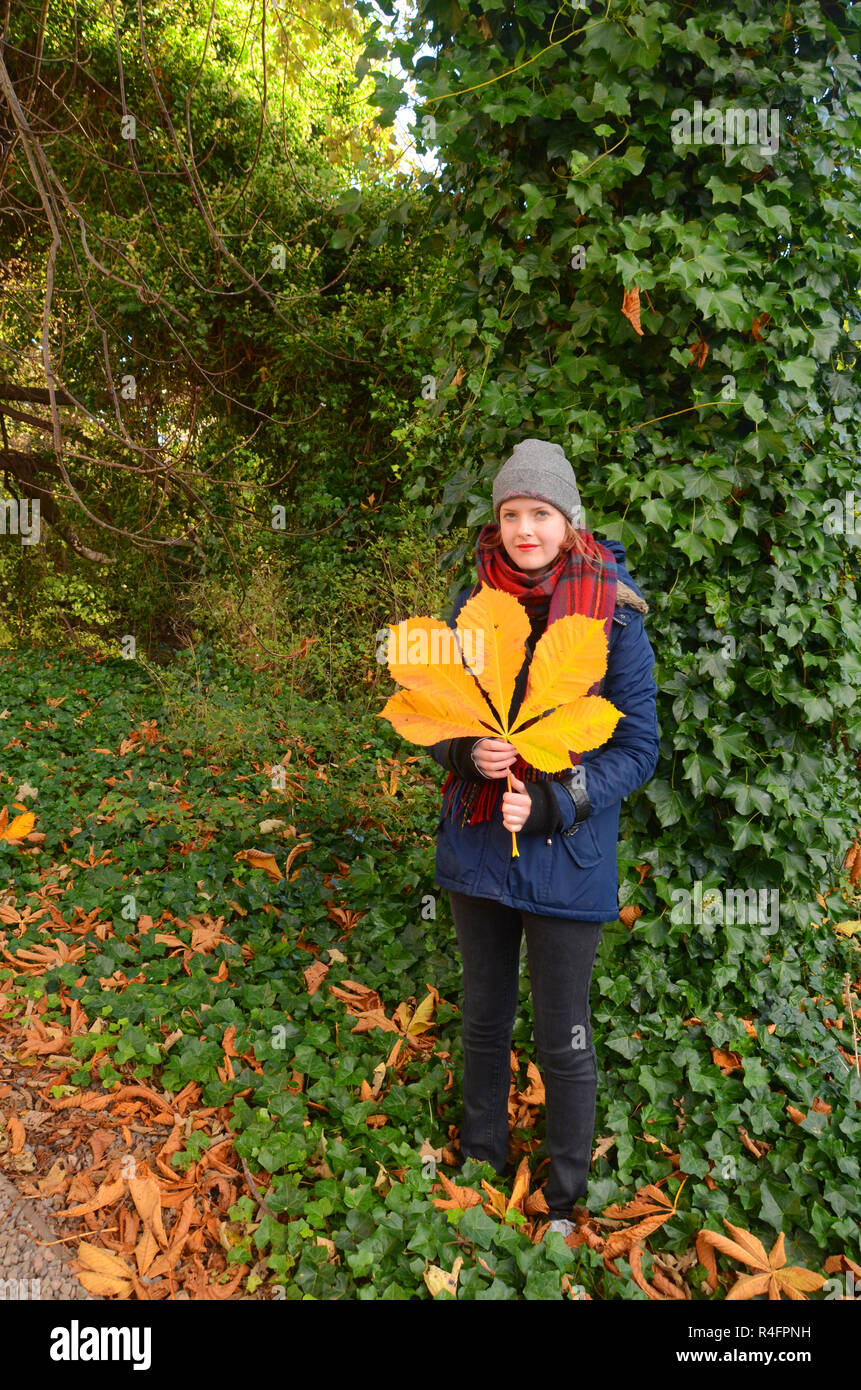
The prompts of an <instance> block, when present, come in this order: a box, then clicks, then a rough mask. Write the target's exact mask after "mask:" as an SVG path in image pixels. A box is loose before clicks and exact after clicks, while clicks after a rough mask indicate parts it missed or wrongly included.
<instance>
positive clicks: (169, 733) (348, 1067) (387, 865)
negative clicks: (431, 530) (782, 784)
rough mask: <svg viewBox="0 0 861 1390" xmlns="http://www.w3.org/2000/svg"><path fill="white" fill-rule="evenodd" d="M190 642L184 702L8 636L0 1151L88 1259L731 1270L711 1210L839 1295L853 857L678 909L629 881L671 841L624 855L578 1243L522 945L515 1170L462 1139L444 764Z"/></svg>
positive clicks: (858, 1087) (231, 1276) (108, 1272)
mask: <svg viewBox="0 0 861 1390" xmlns="http://www.w3.org/2000/svg"><path fill="white" fill-rule="evenodd" d="M199 655H200V654H199ZM206 662H207V658H206V654H205V653H204V654H203V665H202V667H201V668H200V669H199V671H198V672H197V674H196V675H194V676H193V677H192V676H191V675H190V674H189V675H188V676H187V677H177V676H174V678H173V679H174V680H175V681H176V680H178V681H179V685H178V686H177V687H175V689H174V691H173V694H172V698H171V699H170V701H168V700H167V699H166V694H165V685H164V682H162V681H161V680H160V679H157V678H155V677H154V674H153V672H152V671H151V670H148V669H143V668H142V667H141V666H139V665H138V664H136V663H135V662H133V661H126V662H123V661H106V660H98V659H97V660H88V659H86V658H84V657H77V656H56V655H52V654H48V653H45V652H40V653H34V654H33V655H32V656H31V657H30V658H28V659H27V660H26V661H25V660H24V659H22V658H21V657H20V656H16V657H11V656H9V655H8V654H7V655H6V656H5V657H4V658H3V659H2V665H3V670H4V675H5V681H4V685H5V689H6V690H7V692H9V693H7V696H6V700H7V706H6V708H4V709H3V710H2V711H0V713H2V716H3V720H2V724H0V730H2V745H0V758H2V761H0V766H2V791H0V803H3V804H4V805H5V807H6V810H7V815H8V820H7V823H6V826H5V830H4V835H5V836H6V838H4V839H3V840H0V856H2V858H3V861H4V862H3V882H4V890H3V892H2V896H0V1042H2V1045H3V1060H4V1062H5V1063H7V1064H8V1065H7V1067H6V1070H5V1072H4V1079H5V1080H6V1081H7V1084H6V1085H4V1086H0V1110H2V1116H3V1118H2V1129H0V1168H3V1169H4V1171H6V1172H7V1174H8V1175H11V1176H13V1177H14V1176H16V1175H17V1180H18V1182H19V1183H21V1182H23V1183H26V1182H27V1181H28V1179H27V1174H28V1172H29V1173H31V1174H32V1178H33V1179H37V1178H38V1179H39V1183H38V1187H39V1191H40V1192H41V1193H43V1194H44V1193H45V1192H50V1193H52V1194H53V1195H54V1196H55V1197H57V1198H58V1202H57V1205H58V1207H59V1209H60V1210H61V1211H66V1212H68V1213H69V1215H68V1217H66V1218H65V1219H66V1220H68V1221H69V1223H70V1224H69V1226H68V1228H67V1229H69V1230H70V1231H73V1232H76V1233H77V1236H78V1237H79V1239H80V1246H79V1247H78V1248H79V1255H80V1259H81V1261H82V1263H81V1264H80V1265H79V1268H81V1269H82V1271H83V1273H84V1275H89V1283H88V1284H87V1286H88V1287H91V1288H94V1289H96V1290H99V1291H101V1292H102V1293H103V1294H104V1295H106V1296H112V1295H116V1296H119V1297H128V1296H130V1295H133V1296H136V1297H143V1298H147V1297H150V1298H161V1297H170V1296H174V1295H175V1294H176V1293H177V1292H181V1291H183V1290H185V1292H184V1295H183V1296H186V1297H189V1296H191V1297H203V1296H207V1297H218V1296H230V1297H243V1296H248V1295H249V1294H252V1295H256V1296H258V1297H261V1296H262V1297H274V1298H279V1297H284V1298H288V1299H301V1298H307V1297H312V1298H315V1299H331V1298H358V1299H411V1298H421V1297H440V1298H447V1297H453V1296H456V1297H458V1298H460V1299H511V1298H527V1299H559V1298H566V1297H572V1298H573V1297H578V1296H580V1297H590V1298H598V1299H646V1298H691V1299H705V1298H723V1297H725V1296H726V1293H727V1291H729V1290H730V1289H731V1288H732V1287H733V1285H734V1283H735V1281H736V1280H737V1279H740V1278H741V1277H749V1276H751V1275H753V1274H755V1273H756V1272H757V1269H758V1266H757V1265H756V1260H755V1257H751V1259H750V1261H749V1262H748V1263H747V1264H743V1263H740V1262H739V1259H738V1258H737V1257H736V1258H734V1257H733V1256H732V1255H730V1254H727V1253H726V1252H725V1251H719V1252H718V1255H717V1263H716V1264H715V1262H714V1260H715V1257H714V1253H713V1247H712V1246H711V1245H710V1244H709V1242H708V1240H707V1239H704V1238H703V1236H702V1232H703V1231H704V1230H711V1231H713V1232H719V1233H721V1234H722V1235H723V1236H729V1235H731V1231H730V1227H734V1228H736V1229H742V1230H745V1231H749V1232H751V1233H752V1235H753V1236H754V1237H756V1238H757V1239H758V1240H759V1241H761V1242H762V1243H763V1247H764V1252H768V1251H771V1250H772V1247H774V1246H775V1244H776V1243H777V1242H778V1237H779V1234H780V1233H781V1232H782V1233H783V1235H784V1244H783V1251H782V1253H783V1256H784V1257H785V1258H784V1260H783V1264H782V1265H781V1268H783V1270H784V1275H785V1282H784V1283H783V1284H782V1285H781V1289H782V1292H783V1294H784V1295H786V1284H787V1283H792V1280H793V1279H796V1280H797V1279H798V1278H799V1277H801V1287H802V1288H805V1287H806V1289H807V1290H809V1292H808V1293H807V1295H806V1296H809V1297H814V1298H818V1297H827V1296H829V1290H830V1289H833V1285H830V1284H826V1283H825V1282H824V1281H825V1280H826V1279H828V1278H834V1277H842V1276H843V1274H844V1272H845V1271H846V1270H848V1269H849V1268H852V1267H853V1265H854V1267H855V1268H856V1269H857V1263H855V1262H857V1260H858V1215H859V1199H858V1192H859V1176H861V1175H859V1166H858V1151H859V1133H861V1116H859V1101H861V1076H859V1070H858V1052H857V1041H856V1040H855V1034H856V1028H857V1024H856V1023H855V1021H854V1019H853V1011H854V1012H856V1013H857V1009H858V981H859V949H858V944H857V941H856V939H855V933H856V932H857V927H858V922H857V918H858V915H859V914H858V900H857V897H854V898H853V894H854V888H853V884H852V882H851V879H850V876H849V875H848V874H843V875H841V876H840V877H841V882H840V883H839V884H836V885H823V892H825V893H827V894H828V896H826V897H825V898H824V900H823V905H822V912H821V920H820V921H815V920H812V921H811V922H810V924H809V926H808V927H807V928H806V929H799V930H798V931H795V932H793V933H792V934H787V933H785V932H781V933H778V934H777V935H775V936H764V935H762V934H761V933H760V932H759V931H758V930H756V929H750V928H744V927H732V926H727V927H725V926H723V925H722V924H716V925H712V926H710V927H702V926H699V927H697V926H694V927H683V928H679V927H676V926H674V925H673V924H672V923H670V922H669V921H668V920H667V917H666V915H664V916H661V915H658V914H656V913H655V912H654V911H653V910H651V909H650V910H649V911H646V912H644V911H642V906H639V907H638V904H642V903H644V902H646V901H647V899H646V896H645V894H644V888H643V885H645V884H648V883H650V882H654V881H656V880H660V878H661V875H662V873H664V872H665V869H664V866H662V865H661V864H660V863H657V862H654V856H653V855H652V854H650V852H649V851H648V848H647V847H646V846H643V845H639V846H627V845H625V844H622V845H621V846H620V851H621V853H620V871H621V873H622V877H623V880H624V887H623V898H624V899H625V900H626V906H627V907H628V908H629V909H630V910H628V911H626V912H624V913H623V915H624V916H625V918H626V921H625V922H623V921H621V920H620V921H617V922H615V923H610V924H608V925H607V926H606V927H605V933H604V941H603V943H602V945H601V948H600V953H599V956H598V959H597V962H596V966H595V973H594V985H593V994H592V1013H593V1022H594V1032H595V1040H596V1048H597V1053H598V1065H599V1077H600V1081H599V1094H598V1113H597V1122H596V1131H595V1145H596V1148H595V1157H594V1161H593V1167H592V1172H591V1178H590V1190H589V1206H590V1212H589V1213H585V1212H583V1213H581V1214H580V1221H579V1224H578V1229H577V1233H576V1234H575V1235H574V1236H572V1237H569V1239H568V1241H567V1242H566V1241H563V1239H562V1238H561V1237H560V1236H557V1235H555V1234H554V1235H549V1236H547V1238H546V1239H544V1238H542V1237H543V1236H544V1228H545V1225H546V1220H545V1216H544V1213H545V1212H546V1206H545V1204H544V1202H543V1197H542V1194H541V1187H542V1185H543V1182H544V1181H545V1179H546V1176H547V1163H546V1155H545V1154H544V1151H543V1147H542V1136H543V1123H544V1107H543V1088H542V1086H541V1078H540V1073H539V1071H538V1068H537V1067H536V1066H535V1062H534V1060H533V1048H532V1042H531V1031H530V1030H531V1018H530V1005H529V994H528V976H527V973H526V968H525V966H524V973H523V978H522V998H521V1009H520V1011H519V1017H518V1021H517V1024H516V1028H515V1034H514V1038H513V1052H512V1062H513V1071H512V1095H511V1105H510V1110H511V1116H512V1125H513V1128H512V1148H511V1165H510V1172H509V1173H507V1174H506V1175H505V1177H502V1178H500V1177H498V1176H497V1175H496V1174H494V1173H493V1171H492V1170H491V1169H490V1167H489V1166H488V1165H486V1164H478V1163H473V1162H470V1161H468V1162H467V1164H466V1167H465V1169H464V1171H463V1173H462V1174H457V1172H456V1170H455V1169H454V1167H453V1166H451V1165H452V1164H453V1162H454V1160H455V1158H456V1156H457V1143H458V1139H457V1135H458V1131H457V1125H458V1119H459V1097H460V1088H461V1079H462V1054H461V1049H460V1043H459V1013H458V1005H459V1002H460V977H459V963H458V956H457V950H456V943H455V937H454V931H453V927H452V924H451V919H450V915H449V912H448V905H447V902H446V901H445V898H444V895H443V894H441V893H439V891H438V890H436V889H435V888H434V883H433V877H434V840H433V829H434V826H435V823H436V814H437V806H438V801H439V783H440V780H441V779H440V770H439V769H438V768H437V767H436V765H435V764H434V763H433V762H432V761H431V760H430V759H429V758H427V757H424V756H422V755H421V754H420V753H419V755H418V756H405V755H404V746H403V744H402V742H401V741H400V740H399V739H398V738H397V735H395V734H394V733H393V731H392V730H391V729H390V728H389V726H388V725H387V724H385V722H384V721H380V720H378V719H375V718H374V717H373V715H372V714H367V713H365V714H362V713H361V712H358V711H350V710H349V709H335V708H331V707H327V708H321V707H320V706H314V705H312V704H308V703H305V702H303V701H302V700H301V699H300V698H298V697H296V696H293V697H292V699H291V700H290V701H289V708H288V702H287V699H286V697H285V695H284V692H282V691H281V690H280V689H279V687H278V685H277V684H274V685H272V686H271V688H268V687H263V688H261V685H260V683H259V682H258V681H256V680H255V679H254V677H253V674H252V673H250V672H248V671H243V670H242V669H241V668H240V669H239V670H237V669H236V668H232V669H231V668H227V667H224V666H219V665H218V663H217V662H216V659H215V658H214V657H213V658H212V660H211V663H210V665H209V666H207V664H206ZM279 766H280V767H282V768H283V769H284V773H283V776H281V777H279V774H278V771H277V769H278V768H279ZM27 812H32V814H33V816H34V817H35V821H34V824H33V826H32V829H29V828H28V827H29V822H20V821H19V822H18V827H17V831H16V830H15V828H14V827H15V820H16V818H17V817H19V816H20V815H23V814H27ZM22 830H25V831H27V833H26V834H24V835H22V834H21V833H20V832H21V831H22ZM680 834H683V832H682V831H680ZM626 854H627V855H630V858H631V862H628V861H627V860H626V858H625V856H626ZM634 861H636V865H637V866H638V867H637V868H636V869H635V868H634ZM829 890H831V891H830V892H829ZM9 1078H11V1081H10V1080H9ZM22 1091H23V1093H24V1099H22ZM46 1111H51V1112H52V1119H51V1123H50V1124H48V1121H47V1119H46V1118H40V1116H44V1115H45V1112H46ZM60 1121H63V1122H64V1123H65V1125H66V1129H65V1130H64V1134H65V1135H66V1136H67V1137H66V1139H65V1141H64V1142H65V1144H66V1145H67V1147H68V1148H69V1149H70V1150H73V1151H75V1152H77V1153H78V1159H77V1161H76V1162H70V1161H68V1160H67V1159H66V1156H65V1154H64V1150H63V1141H59V1140H56V1138H55V1139H54V1146H55V1147H54V1149H53V1150H52V1152H51V1160H52V1166H51V1169H50V1174H49V1175H47V1176H45V1175H44V1174H43V1173H42V1167H43V1166H44V1165H41V1166H40V1162H39V1153H40V1147H39V1146H40V1143H41V1142H42V1140H43V1139H45V1140H47V1139H48V1137H49V1135H50V1134H51V1133H53V1132H54V1130H55V1128H56V1125H57V1124H58V1123H59V1122H60ZM76 1126H78V1127H80V1126H83V1127H84V1128H83V1129H80V1130H79V1129H78V1128H76ZM94 1126H96V1127H97V1129H96V1130H94V1128H93V1127H94ZM114 1129H116V1138H117V1143H118V1149H117V1150H116V1151H115V1149H114V1148H111V1147H110V1145H111V1143H112V1142H113V1140H114V1137H115V1135H114ZM94 1133H95V1134H96V1138H95V1140H94V1139H93V1135H94ZM80 1135H83V1136H85V1138H86V1145H84V1147H87V1146H88V1147H89V1153H88V1155H87V1162H86V1163H85V1164H84V1163H82V1162H81V1158H80V1153H81V1145H80V1143H79V1142H78V1138H80ZM76 1136H78V1138H76ZM99 1136H101V1137H99ZM120 1140H122V1142H119V1141H120ZM58 1146H59V1147H58ZM120 1151H122V1152H120ZM129 1153H131V1154H132V1155H134V1161H133V1162H132V1164H131V1167H129V1166H128V1164H129V1159H128V1154H129ZM34 1168H35V1172H34V1171H33V1170H34ZM59 1199H62V1200H59ZM727 1223H728V1224H727ZM183 1224H184V1227H185V1229H184V1230H183V1229H182V1226H183ZM698 1237H699V1241H698ZM93 1252H95V1253H93ZM778 1265H780V1257H779V1256H774V1257H773V1267H774V1268H775V1269H777V1267H778ZM793 1268H795V1269H796V1270H797V1269H799V1268H801V1269H803V1270H805V1271H809V1272H810V1274H811V1275H813V1276H818V1278H816V1277H814V1278H812V1279H811V1278H808V1277H807V1276H798V1275H797V1274H796V1275H791V1271H792V1269H793ZM790 1275H791V1277H790ZM100 1281H102V1282H100ZM111 1281H113V1282H111ZM85 1282H87V1281H86V1279H85ZM789 1296H792V1294H791V1293H790V1294H789ZM830 1296H835V1295H834V1294H833V1292H832V1293H831V1294H830Z"/></svg>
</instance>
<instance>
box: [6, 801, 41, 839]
mask: <svg viewBox="0 0 861 1390" xmlns="http://www.w3.org/2000/svg"><path fill="white" fill-rule="evenodd" d="M35 824H36V817H35V816H34V815H33V812H32V811H25V812H24V813H23V814H22V815H20V816H15V818H14V820H12V821H10V820H9V812H8V810H7V808H6V807H5V806H4V807H3V809H2V811H0V840H7V841H8V842H9V843H10V844H11V843H12V842H13V841H14V840H23V839H24V838H25V836H27V835H29V834H30V831H31V830H32V829H33V826H34V825H35Z"/></svg>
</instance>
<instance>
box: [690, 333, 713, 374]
mask: <svg viewBox="0 0 861 1390" xmlns="http://www.w3.org/2000/svg"><path fill="white" fill-rule="evenodd" d="M688 352H689V353H690V354H691V357H692V358H693V360H694V362H696V364H697V371H700V370H701V369H702V366H703V364H704V363H705V360H706V358H707V357H708V355H709V345H708V343H707V342H706V340H705V338H698V339H697V341H696V342H695V343H694V345H693V347H689V348H688Z"/></svg>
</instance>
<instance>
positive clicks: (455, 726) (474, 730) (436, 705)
mask: <svg viewBox="0 0 861 1390" xmlns="http://www.w3.org/2000/svg"><path fill="white" fill-rule="evenodd" d="M482 707H483V708H482V711H481V727H479V722H478V721H479V715H478V714H476V713H474V712H473V708H472V706H471V705H470V704H468V703H467V702H465V701H458V700H456V699H454V698H453V697H451V696H449V695H448V694H447V693H446V692H445V691H444V690H439V691H438V690H435V689H433V688H431V687H428V689H427V690H398V691H396V692H395V694H394V695H392V696H391V697H390V698H389V700H388V702H387V703H386V706H385V708H384V709H383V710H382V711H381V713H380V718H381V719H388V721H389V723H390V724H391V725H392V726H393V727H394V728H395V729H396V730H397V731H398V733H399V734H400V735H401V737H402V738H406V739H409V741H410V742H411V743H424V744H429V743H437V742H438V741H439V740H440V739H443V738H468V737H469V736H470V735H472V736H473V737H477V738H481V736H482V735H485V736H489V735H491V734H494V733H496V734H500V733H501V730H500V729H499V728H498V727H497V726H496V724H495V721H494V718H493V714H492V713H491V711H490V710H489V709H488V708H487V706H486V705H485V704H484V701H482Z"/></svg>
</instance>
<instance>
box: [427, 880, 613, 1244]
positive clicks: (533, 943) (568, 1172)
mask: <svg viewBox="0 0 861 1390" xmlns="http://www.w3.org/2000/svg"><path fill="white" fill-rule="evenodd" d="M448 896H449V900H450V902H451V910H452V916H453V917H454V925H455V931H456V932H457V940H458V945H459V947H460V954H461V958H462V960H463V1014H462V1018H463V1023H462V1028H461V1038H462V1040H463V1051H464V1079H463V1122H462V1124H461V1131H460V1149H461V1155H462V1156H463V1157H464V1158H476V1159H486V1160H487V1162H488V1163H490V1164H492V1165H493V1167H494V1169H495V1170H496V1172H497V1173H499V1174H502V1173H503V1172H504V1169H505V1165H506V1160H507V1157H508V1093H509V1087H510V1080H511V1064H510V1056H511V1033H512V1029H513V1027H514V1015H515V1011H516V1008H517V998H518V986H519V962H520V941H521V936H522V933H523V929H524V927H525V929H526V949H527V953H528V959H529V978H530V982H531V986H532V1000H533V1006H534V1016H535V1029H534V1031H535V1048H536V1051H537V1053H538V1065H539V1069H540V1071H541V1076H542V1080H543V1081H544V1089H545V1095H546V1119H547V1125H546V1136H547V1139H546V1142H547V1151H548V1154H549V1156H550V1175H549V1177H548V1180H547V1186H546V1187H545V1189H544V1197H545V1200H546V1202H547V1205H548V1207H549V1208H550V1217H551V1219H552V1218H555V1217H570V1215H571V1208H572V1206H573V1205H574V1204H575V1203H576V1202H578V1201H579V1200H580V1199H581V1198H585V1196H586V1180H587V1174H588V1171H589V1163H590V1159H591V1153H592V1138H593V1133H594V1128H595V1096H596V1092H597V1086H598V1068H597V1064H596V1061H595V1048H594V1046H593V1043H592V1025H591V1018H590V1014H589V987H590V984H591V981H592V967H593V965H594V962H595V953H596V951H597V949H598V945H599V943H600V941H601V933H602V930H603V927H604V924H603V922H579V921H574V920H568V919H565V918H562V917H539V916H538V915H537V914H535V913H532V912H525V911H521V910H520V909H518V908H513V907H507V906H506V905H505V904H504V903H499V902H494V901H493V899H491V898H474V897H470V896H468V895H467V894H464V893H455V892H452V891H451V890H448Z"/></svg>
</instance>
